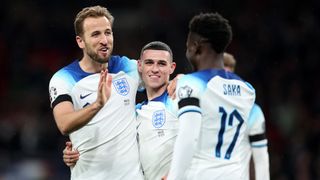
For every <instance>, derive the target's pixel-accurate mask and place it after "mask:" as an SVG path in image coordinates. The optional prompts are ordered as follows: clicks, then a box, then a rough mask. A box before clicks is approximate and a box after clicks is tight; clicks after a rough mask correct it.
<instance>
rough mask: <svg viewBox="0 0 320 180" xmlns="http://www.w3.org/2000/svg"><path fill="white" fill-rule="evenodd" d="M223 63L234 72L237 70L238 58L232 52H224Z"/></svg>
mask: <svg viewBox="0 0 320 180" xmlns="http://www.w3.org/2000/svg"><path fill="white" fill-rule="evenodd" d="M223 64H224V67H227V68H229V69H230V70H231V71H232V72H234V71H235V69H236V64H237V61H236V59H235V58H234V57H233V55H232V54H229V53H226V52H225V53H223Z"/></svg>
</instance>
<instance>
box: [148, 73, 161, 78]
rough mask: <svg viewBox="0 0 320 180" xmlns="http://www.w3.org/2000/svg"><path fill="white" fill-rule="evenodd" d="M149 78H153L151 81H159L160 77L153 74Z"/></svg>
mask: <svg viewBox="0 0 320 180" xmlns="http://www.w3.org/2000/svg"><path fill="white" fill-rule="evenodd" d="M149 78H151V79H159V78H160V76H159V75H154V74H151V75H149Z"/></svg>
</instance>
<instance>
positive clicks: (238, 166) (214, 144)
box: [177, 69, 255, 180]
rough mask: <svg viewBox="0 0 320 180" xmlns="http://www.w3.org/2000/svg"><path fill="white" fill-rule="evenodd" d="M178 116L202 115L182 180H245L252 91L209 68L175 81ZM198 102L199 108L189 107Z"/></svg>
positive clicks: (227, 74) (236, 78) (233, 77)
mask: <svg viewBox="0 0 320 180" xmlns="http://www.w3.org/2000/svg"><path fill="white" fill-rule="evenodd" d="M177 94H178V98H179V106H180V109H179V112H178V116H180V115H182V114H184V113H186V112H190V111H191V112H198V113H201V114H202V119H201V130H200V135H199V139H198V143H197V146H196V150H195V154H194V156H193V158H192V162H191V166H190V168H189V169H188V170H187V172H186V174H185V179H202V180H206V179H221V180H234V179H238V180H241V179H245V178H246V176H247V174H248V172H247V171H246V165H244V164H243V163H244V158H245V157H246V156H245V154H246V153H248V151H247V150H246V148H245V147H246V139H245V136H246V130H247V123H248V117H249V114H250V110H251V108H252V106H253V103H254V100H255V90H254V89H253V87H252V86H251V85H250V84H248V83H246V82H244V81H243V80H242V79H241V78H240V77H239V76H237V75H236V74H234V73H230V72H226V71H225V70H216V69H208V70H202V71H198V72H195V73H192V74H189V75H185V76H183V77H182V78H181V79H179V80H178V86H177ZM195 100H196V101H197V100H199V106H200V108H199V107H197V106H195V105H192V104H193V101H195Z"/></svg>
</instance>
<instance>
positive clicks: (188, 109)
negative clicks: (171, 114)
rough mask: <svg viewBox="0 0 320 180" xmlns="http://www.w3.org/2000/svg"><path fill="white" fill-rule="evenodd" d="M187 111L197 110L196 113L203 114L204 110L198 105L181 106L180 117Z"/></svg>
mask: <svg viewBox="0 0 320 180" xmlns="http://www.w3.org/2000/svg"><path fill="white" fill-rule="evenodd" d="M187 112H196V113H199V114H202V111H201V109H200V108H199V107H197V106H186V107H183V108H181V109H180V110H179V111H178V117H180V116H181V115H182V114H184V113H187Z"/></svg>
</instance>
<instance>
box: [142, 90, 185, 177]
mask: <svg viewBox="0 0 320 180" xmlns="http://www.w3.org/2000/svg"><path fill="white" fill-rule="evenodd" d="M177 110H178V105H177V102H176V100H175V101H174V100H172V99H171V98H170V97H169V96H168V93H167V92H166V91H165V92H164V93H163V94H162V95H161V96H159V97H157V98H154V99H152V100H150V101H145V102H143V103H141V104H138V105H137V121H138V135H139V136H138V137H139V146H140V149H139V150H140V161H141V165H142V169H143V171H144V176H145V179H146V180H154V179H159V180H160V179H161V178H162V177H164V176H165V175H167V174H168V172H169V168H170V163H171V159H172V154H173V146H174V143H175V140H176V136H177V133H178V128H179V127H178V119H177Z"/></svg>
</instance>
